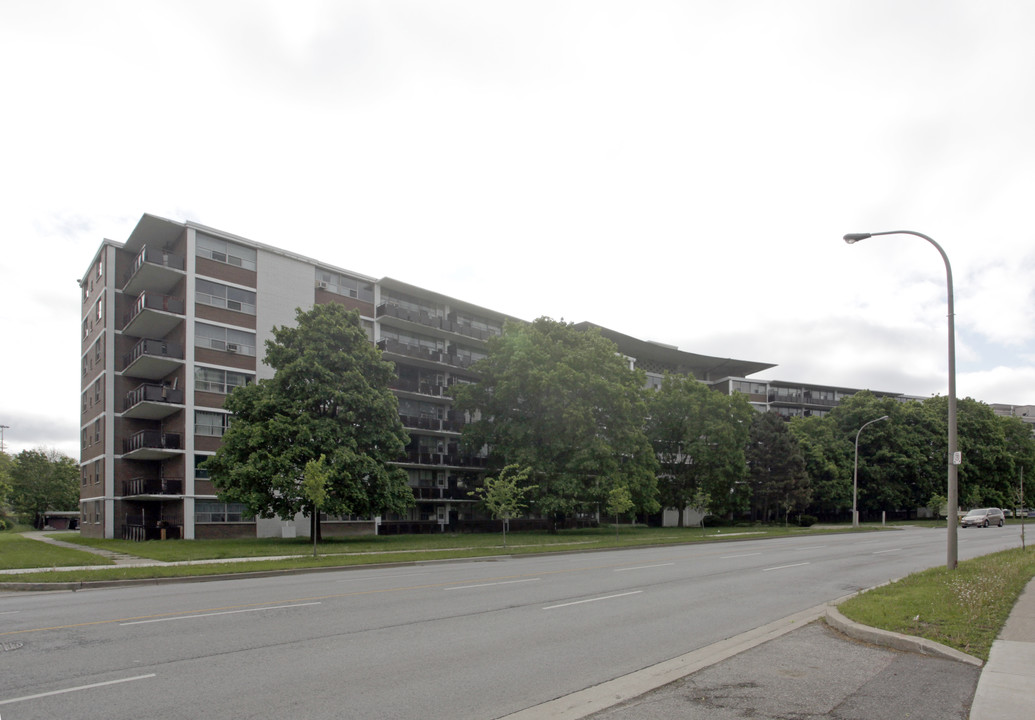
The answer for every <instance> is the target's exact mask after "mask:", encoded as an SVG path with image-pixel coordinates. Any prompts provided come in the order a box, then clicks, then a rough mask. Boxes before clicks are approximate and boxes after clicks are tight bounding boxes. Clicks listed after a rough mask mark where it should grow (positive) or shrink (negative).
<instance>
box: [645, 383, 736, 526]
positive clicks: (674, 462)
mask: <svg viewBox="0 0 1035 720" xmlns="http://www.w3.org/2000/svg"><path fill="white" fill-rule="evenodd" d="M753 413H754V411H753V410H752V409H751V406H750V405H749V404H748V402H747V399H746V398H745V397H744V396H743V395H741V394H740V393H734V394H733V395H723V394H721V393H717V392H715V391H714V390H711V389H709V388H708V387H707V386H706V385H705V384H704V383H701V382H698V381H697V380H695V379H694V378H693V377H690V376H681V375H666V376H665V378H664V379H663V380H662V383H661V387H660V388H659V389H658V391H657V392H655V393H654V395H653V396H652V397H651V400H650V417H649V419H648V420H647V436H648V437H649V438H650V441H651V443H652V444H653V446H654V451H655V453H656V454H657V456H658V462H659V464H660V465H661V475H660V477H659V478H658V489H659V491H660V499H661V503H662V505H663V506H664V507H669V508H675V509H677V510H678V511H679V525H680V527H682V525H683V514H684V513H683V509H684V508H686V507H688V506H692V505H693V504H694V501H695V498H697V497H699V496H701V495H706V496H707V497H708V498H709V499H710V501H711V506H710V508H709V509H710V510H711V512H712V513H714V514H716V515H724V514H726V513H728V512H731V511H733V510H737V509H741V508H740V507H738V506H737V504H736V501H737V499H738V497H739V495H738V492H737V491H738V487H737V486H738V484H739V483H740V482H741V481H742V480H743V479H744V475H745V473H746V471H747V465H746V462H745V458H744V446H745V444H746V443H747V439H748V428H749V427H750V425H751V418H752V415H753Z"/></svg>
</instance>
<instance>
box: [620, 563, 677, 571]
mask: <svg viewBox="0 0 1035 720" xmlns="http://www.w3.org/2000/svg"><path fill="white" fill-rule="evenodd" d="M667 565H675V563H658V564H657V565H639V566H637V567H627V568H615V569H614V572H625V571H626V570H649V569H650V568H659V567H665V566H667Z"/></svg>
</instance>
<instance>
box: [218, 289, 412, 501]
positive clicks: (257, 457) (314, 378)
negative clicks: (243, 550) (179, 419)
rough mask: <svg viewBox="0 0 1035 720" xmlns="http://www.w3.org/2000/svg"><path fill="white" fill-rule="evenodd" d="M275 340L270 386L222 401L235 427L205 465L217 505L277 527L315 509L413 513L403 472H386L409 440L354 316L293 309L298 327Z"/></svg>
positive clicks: (269, 353)
mask: <svg viewBox="0 0 1035 720" xmlns="http://www.w3.org/2000/svg"><path fill="white" fill-rule="evenodd" d="M273 337H274V339H273V340H267V341H266V359H265V362H266V364H267V365H269V366H270V367H271V368H273V370H274V375H273V377H272V378H270V379H263V380H260V381H259V382H258V383H257V384H255V385H248V386H245V387H239V388H236V389H235V390H234V391H233V392H232V393H231V394H230V395H229V396H228V397H227V399H226V403H225V407H226V409H228V410H230V411H231V412H232V413H233V419H232V420H231V422H230V427H229V428H228V429H227V432H226V433H225V434H224V435H223V445H222V447H220V449H219V450H218V451H217V452H216V454H215V455H214V456H213V457H212V458H210V459H209V460H208V461H206V463H205V467H206V468H207V469H208V470H209V475H210V477H211V478H212V482H213V483H214V484H215V486H216V488H217V489H218V490H219V491H220V493H221V496H222V497H223V498H225V499H226V500H228V501H236V502H243V503H245V504H246V505H247V506H248V507H249V508H250V509H251V511H252V512H254V513H255V514H256V515H259V516H261V517H274V516H280V517H284V518H290V517H293V516H294V515H295V514H296V513H299V512H301V513H303V514H305V515H313V512H314V509H315V508H317V507H319V508H320V509H321V510H322V511H323V512H327V513H331V514H356V515H377V514H382V513H386V512H397V511H400V510H403V509H405V508H406V507H407V506H409V505H410V504H412V502H413V494H412V491H411V490H410V489H409V486H408V484H407V480H406V473H405V471H403V470H401V469H399V468H397V467H394V466H393V465H391V464H390V463H391V462H392V461H395V460H398V458H399V457H400V455H401V454H402V452H403V449H404V448H405V445H406V442H407V439H408V438H407V435H406V432H405V430H403V427H402V423H401V422H400V419H399V410H398V403H397V401H396V399H395V396H394V395H393V394H392V392H391V391H390V390H389V387H388V386H389V383H390V382H391V381H392V380H393V379H394V377H395V373H394V369H393V366H392V364H391V363H388V362H385V361H384V360H382V359H381V353H380V351H379V350H378V349H377V348H376V347H374V346H373V344H371V342H370V340H369V339H368V338H367V335H366V333H365V332H364V331H363V328H362V326H361V325H360V320H359V313H358V312H356V311H354V310H353V311H349V310H346V309H345V308H343V307H342V306H340V305H336V304H326V305H317V306H315V307H314V308H313V309H312V310H309V311H303V310H301V309H299V310H298V311H297V325H296V326H295V327H275V328H273ZM321 458H323V460H322V461H321ZM310 462H313V463H317V465H316V466H314V467H311V469H310V475H309V476H310V478H314V477H316V476H319V477H320V478H322V481H318V482H316V483H315V484H311V485H310V486H309V488H308V491H307V488H306V487H305V486H304V481H305V478H306V477H307V475H306V468H307V465H308V464H309V463H310ZM314 470H316V472H315V473H314ZM324 475H325V477H324ZM319 486H322V487H323V490H324V492H325V497H321V496H322V495H323V494H324V493H321V492H320V491H319V489H318V487H319ZM316 517H318V515H317V516H316Z"/></svg>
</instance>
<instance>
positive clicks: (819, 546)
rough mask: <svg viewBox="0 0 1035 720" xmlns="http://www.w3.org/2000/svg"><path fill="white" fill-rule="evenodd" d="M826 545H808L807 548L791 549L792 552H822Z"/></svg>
mask: <svg viewBox="0 0 1035 720" xmlns="http://www.w3.org/2000/svg"><path fill="white" fill-rule="evenodd" d="M825 547H826V545H809V546H807V547H800V548H791V549H792V550H822V549H823V548H825Z"/></svg>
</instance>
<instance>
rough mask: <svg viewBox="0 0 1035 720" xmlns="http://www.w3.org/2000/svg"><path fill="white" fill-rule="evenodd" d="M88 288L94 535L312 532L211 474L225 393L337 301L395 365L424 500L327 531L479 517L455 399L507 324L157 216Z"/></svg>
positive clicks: (88, 467)
mask: <svg viewBox="0 0 1035 720" xmlns="http://www.w3.org/2000/svg"><path fill="white" fill-rule="evenodd" d="M80 285H81V288H82V348H81V352H82V357H81V362H82V366H81V370H82V416H81V428H82V436H81V443H82V447H81V462H80V469H81V478H80V480H81V492H80V497H81V513H82V532H83V534H84V535H88V536H93V537H107V538H112V537H114V538H127V539H137V540H143V539H151V538H162V537H164V538H176V537H184V538H206V537H228V536H255V535H259V536H291V535H294V534H295V533H296V532H297V533H307V532H308V524H307V523H305V522H304V521H301V519H298V518H288V519H278V520H262V519H253V518H250V517H249V516H248V514H247V510H246V508H244V507H243V506H241V505H239V504H235V503H225V502H222V501H220V500H219V498H218V497H217V495H216V492H215V488H214V487H213V485H212V483H211V481H210V480H209V478H208V477H207V476H206V473H205V471H204V470H203V469H202V468H200V467H199V465H200V464H201V463H202V462H204V460H205V459H206V458H207V457H208V456H209V455H211V454H212V453H213V452H215V450H216V449H217V448H218V447H219V445H220V442H221V436H222V434H223V432H224V431H225V429H226V427H227V423H228V420H229V416H228V414H227V412H226V411H225V410H223V401H224V399H225V398H226V395H227V394H228V393H229V392H231V391H232V390H233V389H234V388H235V387H237V386H240V385H246V384H249V383H253V382H255V381H256V380H258V379H262V378H265V377H270V376H271V375H272V371H271V369H270V368H268V367H267V366H266V365H265V364H263V362H262V357H263V355H264V348H265V341H266V340H268V339H271V338H272V333H271V330H272V328H273V327H274V326H279V325H289V324H291V323H293V322H294V317H295V309H296V308H299V307H301V308H309V307H312V306H313V305H314V304H316V303H327V302H336V303H340V304H342V305H345V306H346V307H349V308H354V309H357V310H358V311H359V312H360V315H361V318H362V323H363V326H364V328H365V329H366V331H367V333H368V335H369V337H370V339H371V342H375V343H377V345H378V347H380V348H381V349H382V351H383V352H384V354H385V358H386V359H388V360H391V361H393V362H394V363H395V364H396V369H397V372H398V378H397V380H396V382H395V384H394V388H393V389H394V392H395V393H396V395H397V397H398V400H399V412H400V415H401V418H402V421H403V424H404V425H405V426H406V428H407V430H408V432H409V434H410V438H411V442H410V445H409V447H408V448H407V450H406V456H405V457H403V458H400V465H401V466H402V467H404V468H405V469H406V470H407V472H408V474H409V477H410V484H411V486H412V487H413V490H414V495H415V497H416V500H417V504H416V506H415V507H414V508H413V509H412V510H411V511H410V513H408V514H407V515H405V516H399V517H385V518H330V519H329V521H328V522H327V523H326V524H325V525H324V529H325V532H327V533H328V534H335V533H339V534H340V533H348V532H372V531H374V530H375V527H374V526H375V525H379V527H378V528H376V530H377V531H379V532H414V531H420V530H427V529H429V528H430V529H442V528H445V527H448V526H449V525H450V524H455V523H457V522H459V521H462V520H464V519H465V511H469V508H470V505H471V502H472V501H471V499H470V498H469V497H468V496H467V494H466V493H467V491H466V489H465V484H466V482H465V480H466V481H467V482H469V481H470V480H471V479H472V478H473V476H476V475H477V474H478V473H480V472H482V468H481V465H480V463H481V462H482V461H481V460H480V459H479V458H472V457H466V456H464V455H463V454H462V453H461V452H460V449H459V442H458V441H459V437H460V429H461V427H462V425H463V422H462V418H460V417H458V416H457V415H456V414H455V413H454V412H453V409H452V401H451V399H450V397H449V396H448V394H447V392H446V391H447V389H448V388H449V387H450V386H451V385H454V384H456V383H464V382H471V381H472V380H473V379H474V378H473V376H472V375H471V373H470V371H469V368H470V366H471V365H472V364H473V363H474V362H476V361H477V360H478V359H480V358H481V357H483V356H484V354H485V341H486V340H487V339H488V338H489V337H491V336H493V335H498V334H499V333H500V332H501V331H502V328H503V323H504V322H505V321H506V320H507V319H508V318H507V316H505V315H503V314H501V313H498V312H494V311H491V310H487V309H485V308H480V307H477V306H475V305H472V304H470V303H465V302H463V301H460V300H457V299H454V298H449V297H446V296H443V295H439V294H436V293H433V292H430V291H428V290H424V289H422V288H418V287H414V286H410V285H407V284H406V283H402V282H398V281H395V280H392V279H391V278H383V279H381V280H376V279H375V278H372V277H368V276H364V275H361V274H358V273H355V272H352V271H349V270H345V269H343V268H339V267H336V266H334V265H332V264H329V263H323V262H319V261H316V260H312V259H309V258H304V257H301V256H299V255H296V254H294V253H291V252H289V251H286V250H282V249H278V248H273V247H269V246H265V245H262V244H259V243H255V242H252V241H249V240H246V239H244V238H241V237H237V236H234V235H231V234H228V233H224V232H220V231H217V230H214V229H212V228H207V227H204V226H201V225H197V224H194V223H190V222H186V223H181V222H173V221H169V220H165V219H162V218H159V217H155V216H152V215H144V216H143V217H142V218H141V219H140V222H139V223H138V224H137V226H136V227H135V229H134V230H133V232H132V233H131V234H130V236H129V238H128V239H127V240H126V242H124V243H120V242H114V241H111V240H105V241H104V242H102V243H101V246H100V248H99V249H98V251H97V253H96V255H95V256H94V258H93V260H92V262H91V263H90V266H89V269H88V270H87V272H86V274H85V275H84V276H83V278H82V279H81V281H80Z"/></svg>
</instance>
